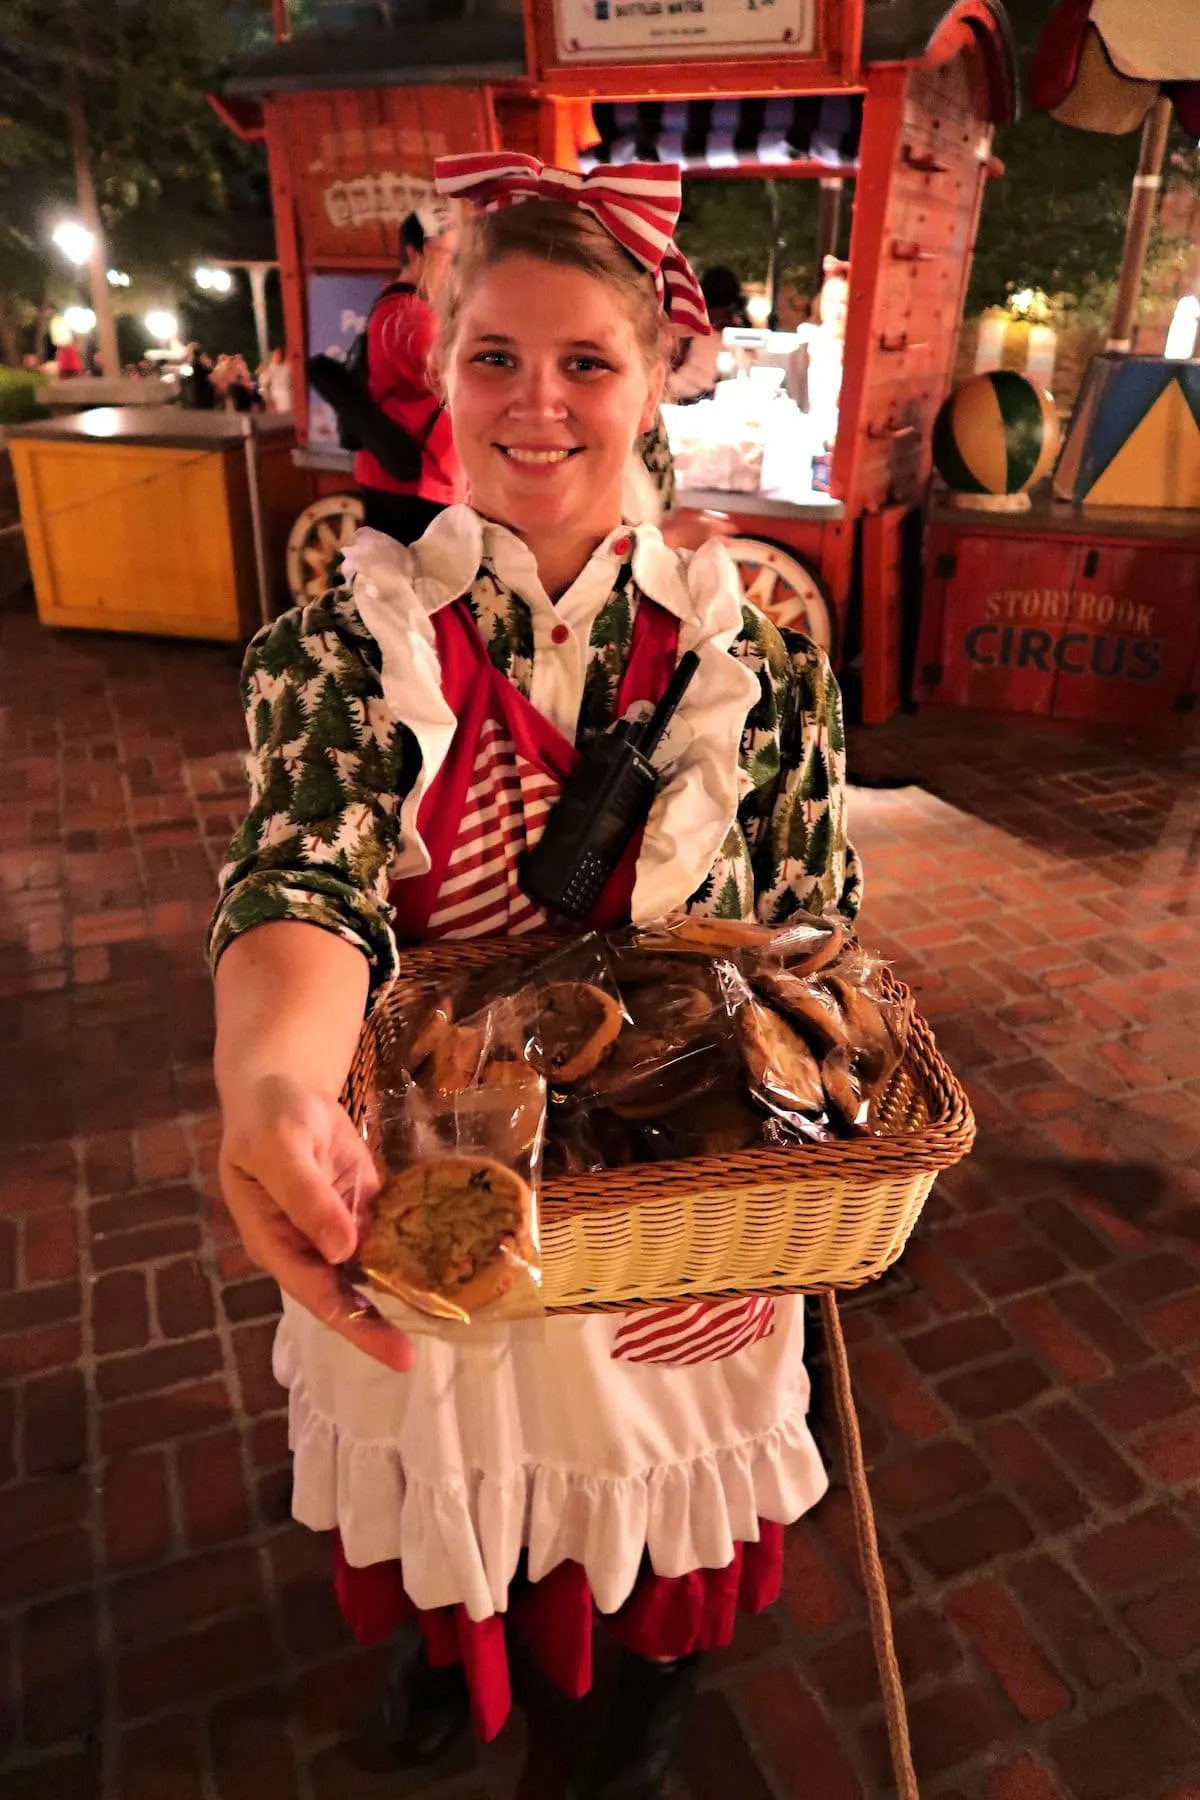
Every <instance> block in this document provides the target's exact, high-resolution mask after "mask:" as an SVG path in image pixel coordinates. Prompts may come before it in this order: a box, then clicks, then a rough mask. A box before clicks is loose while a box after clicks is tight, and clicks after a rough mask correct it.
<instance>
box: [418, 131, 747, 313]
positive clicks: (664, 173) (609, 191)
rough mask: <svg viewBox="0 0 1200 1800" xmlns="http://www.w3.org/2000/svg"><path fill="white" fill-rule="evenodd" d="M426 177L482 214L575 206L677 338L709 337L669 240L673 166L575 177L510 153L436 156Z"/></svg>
mask: <svg viewBox="0 0 1200 1800" xmlns="http://www.w3.org/2000/svg"><path fill="white" fill-rule="evenodd" d="M433 173H434V181H435V184H436V186H437V190H438V192H439V193H440V194H447V195H449V196H451V197H452V198H453V199H455V200H469V201H471V202H473V204H474V205H476V206H478V207H480V208H481V209H482V210H483V211H484V212H494V211H496V209H497V208H498V207H501V206H516V205H519V204H520V202H521V201H522V200H559V201H562V202H565V204H566V205H568V206H582V207H583V208H584V209H585V210H586V211H587V212H590V213H591V214H592V215H593V217H594V218H596V219H598V220H599V221H600V223H601V225H603V227H604V229H605V230H606V231H607V232H608V233H609V235H610V236H611V237H613V238H615V239H616V241H617V243H618V244H620V246H621V248H622V249H623V250H626V251H628V253H629V255H630V256H632V258H633V260H634V261H635V262H636V263H640V264H641V266H642V268H643V269H646V270H648V271H649V273H650V274H651V275H653V277H654V283H655V286H656V288H657V289H658V298H659V304H660V305H661V306H662V309H663V311H664V312H665V313H666V315H667V317H668V318H669V319H670V321H671V323H672V325H673V326H674V327H675V329H676V330H677V331H680V332H686V333H691V334H693V335H695V336H702V337H706V336H708V334H709V333H710V332H711V330H712V326H711V325H710V324H709V322H708V309H707V307H706V306H705V304H704V295H703V294H702V293H701V292H700V283H699V282H698V281H697V280H696V276H695V272H694V271H693V269H692V265H691V264H690V263H689V262H688V259H687V257H686V256H685V255H684V254H683V251H682V250H681V249H680V248H679V246H678V244H677V243H676V242H675V239H674V237H673V236H672V233H673V232H674V230H675V223H676V220H677V219H678V218H679V205H680V199H681V191H680V186H679V169H678V166H677V165H676V164H675V163H638V162H631V163H622V164H621V165H620V166H619V167H618V166H617V165H615V164H612V163H599V164H597V166H596V167H595V168H594V169H589V170H588V172H587V174H586V175H581V174H576V173H574V172H573V171H572V170H570V169H552V168H549V167H547V165H546V164H545V163H542V162H539V161H538V159H537V157H536V156H526V155H524V154H522V153H521V152H520V151H517V150H481V151H478V152H475V153H472V154H470V155H467V156H439V157H438V159H437V161H436V162H435V163H434V168H433Z"/></svg>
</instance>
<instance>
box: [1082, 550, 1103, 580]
mask: <svg viewBox="0 0 1200 1800" xmlns="http://www.w3.org/2000/svg"><path fill="white" fill-rule="evenodd" d="M1099 567H1100V552H1099V551H1098V550H1089V551H1088V553H1087V555H1086V556H1085V557H1084V559H1083V572H1084V575H1085V576H1087V577H1088V579H1089V580H1090V578H1091V577H1092V576H1093V575H1094V574H1095V573H1096V570H1097V569H1098V568H1099Z"/></svg>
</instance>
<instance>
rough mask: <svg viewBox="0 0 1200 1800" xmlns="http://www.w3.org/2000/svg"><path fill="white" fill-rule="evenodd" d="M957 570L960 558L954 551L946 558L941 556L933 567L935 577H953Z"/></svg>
mask: <svg viewBox="0 0 1200 1800" xmlns="http://www.w3.org/2000/svg"><path fill="white" fill-rule="evenodd" d="M957 569H958V558H957V556H955V555H954V553H953V551H950V552H948V553H947V554H946V555H945V556H939V557H938V559H937V561H936V562H935V563H934V565H933V572H934V574H935V575H942V576H948V575H953V574H954V573H955V572H956V571H957Z"/></svg>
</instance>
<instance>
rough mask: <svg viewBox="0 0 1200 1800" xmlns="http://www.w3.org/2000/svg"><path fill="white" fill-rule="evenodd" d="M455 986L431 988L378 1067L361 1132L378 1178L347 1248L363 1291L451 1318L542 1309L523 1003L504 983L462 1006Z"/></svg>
mask: <svg viewBox="0 0 1200 1800" xmlns="http://www.w3.org/2000/svg"><path fill="white" fill-rule="evenodd" d="M465 991H466V990H465V986H463V987H460V989H459V992H458V993H457V994H456V995H454V996H450V995H448V994H436V995H433V996H431V1004H430V1008H429V1011H428V1013H427V1014H426V1015H425V1017H424V1019H423V1020H422V1022H421V1023H420V1024H418V1025H416V1026H415V1028H414V1029H413V1030H410V1031H406V1032H402V1033H401V1034H400V1037H399V1039H398V1041H397V1044H396V1046H395V1047H394V1052H393V1057H392V1059H391V1060H390V1061H389V1062H388V1063H387V1064H386V1065H385V1067H384V1068H383V1069H381V1070H380V1071H379V1074H378V1077H377V1083H376V1093H375V1098H374V1105H373V1107H372V1109H371V1114H370V1124H369V1136H370V1140H371V1143H372V1148H373V1149H374V1152H375V1156H376V1160H377V1162H378V1164H379V1169H380V1175H381V1177H382V1183H381V1186H380V1188H379V1191H378V1193H376V1194H375V1196H374V1197H373V1199H372V1200H371V1202H370V1205H369V1208H368V1216H367V1218H366V1219H365V1220H364V1224H363V1230H362V1234H361V1237H360V1242H359V1248H358V1260H359V1262H360V1264H361V1267H362V1272H363V1275H364V1277H365V1279H366V1280H367V1281H368V1282H369V1283H370V1285H371V1287H372V1288H373V1289H375V1290H377V1291H378V1292H381V1293H383V1294H388V1295H391V1296H392V1297H393V1298H394V1299H397V1300H399V1301H401V1302H402V1303H403V1304H404V1305H405V1306H406V1307H411V1308H413V1309H415V1311H416V1312H417V1313H418V1314H424V1315H427V1316H428V1317H430V1318H434V1319H442V1320H447V1321H451V1322H454V1323H457V1324H469V1323H471V1322H472V1321H473V1320H475V1319H476V1318H478V1317H479V1316H480V1315H481V1314H483V1315H486V1316H487V1317H489V1318H499V1317H505V1318H517V1317H527V1316H530V1315H531V1314H536V1313H538V1312H540V1311H541V1310H542V1305H541V1299H540V1292H539V1290H540V1285H541V1257H540V1251H539V1241H538V1217H537V1188H538V1183H539V1180H540V1178H541V1159H542V1147H543V1142H544V1138H545V1128H546V1081H545V1077H544V1076H543V1074H542V1073H541V1070H540V1067H539V1062H540V1051H539V1049H538V1047H537V1042H536V1033H535V1028H534V1023H533V1022H534V1021H535V1020H536V1011H537V1009H536V1005H535V1003H534V1001H533V998H532V996H531V995H530V994H529V993H528V992H527V991H526V990H525V989H517V990H516V991H515V992H513V993H512V994H508V995H504V996H501V997H498V998H496V999H494V1000H492V1001H491V1002H489V1003H488V1004H486V1005H484V1006H482V1007H479V1008H476V1009H475V1010H474V1011H470V1012H467V1013H466V1015H465V1016H463V1014H462V1010H461V1001H462V998H463V994H464V993H465ZM416 1010H417V1009H414V1012H415V1011H416ZM431 1022H432V1028H431ZM408 1065H413V1066H408Z"/></svg>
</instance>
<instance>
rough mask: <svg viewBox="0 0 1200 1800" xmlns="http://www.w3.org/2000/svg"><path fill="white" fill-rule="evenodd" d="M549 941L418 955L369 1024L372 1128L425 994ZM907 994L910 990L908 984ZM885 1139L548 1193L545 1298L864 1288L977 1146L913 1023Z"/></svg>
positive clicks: (558, 1307) (695, 1163)
mask: <svg viewBox="0 0 1200 1800" xmlns="http://www.w3.org/2000/svg"><path fill="white" fill-rule="evenodd" d="M546 948H547V945H546V943H545V940H542V941H541V942H539V941H538V940H537V939H535V938H518V939H509V940H495V939H491V940H486V941H484V940H480V941H479V942H471V941H455V942H444V943H440V944H437V945H430V946H427V947H422V948H419V949H416V950H410V951H407V952H406V953H405V975H404V977H403V978H402V979H401V980H399V981H397V982H395V983H394V984H393V985H392V987H391V988H389V990H388V991H387V993H386V994H385V995H384V996H383V997H382V998H381V1000H380V1002H379V1004H378V1005H377V1007H376V1008H375V1011H374V1012H373V1013H372V1015H371V1017H370V1019H369V1020H368V1021H367V1023H366V1025H365V1026H364V1028H363V1032H362V1036H361V1038H360V1040H359V1044H358V1049H357V1052H356V1054H355V1058H354V1063H353V1066H352V1067H351V1070H350V1074H349V1077H348V1079H347V1085H346V1092H345V1095H344V1096H343V1098H344V1102H345V1105H346V1107H347V1109H348V1110H349V1112H350V1115H351V1117H352V1118H353V1119H354V1120H355V1123H360V1122H361V1120H362V1117H363V1114H364V1112H365V1109H366V1106H367V1101H368V1098H369V1096H370V1094H371V1092H372V1089H373V1086H374V1075H375V1068H376V1064H377V1061H378V1058H379V1054H380V1050H381V1048H382V1049H383V1050H384V1052H385V1053H386V1051H387V1048H388V1046H389V1043H390V1041H391V1039H392V1036H393V1034H394V1031H395V1027H396V1022H397V1020H398V1019H399V1017H400V1016H401V1014H402V1011H403V1009H404V1006H405V1002H406V1000H407V999H408V998H410V997H411V995H412V993H413V991H414V989H425V988H427V987H428V986H429V985H430V984H431V983H440V982H442V981H444V980H445V979H446V978H447V977H449V976H451V975H458V974H461V973H462V970H463V968H464V967H470V966H475V967H478V966H480V965H482V964H486V963H489V962H494V961H496V960H497V959H498V958H499V957H501V956H512V955H524V956H529V957H535V956H538V955H544V954H545V951H546ZM894 986H895V988H896V991H897V993H898V994H902V993H903V990H902V989H900V988H899V984H894ZM882 1118H883V1122H884V1124H885V1125H886V1127H887V1131H886V1133H885V1134H884V1135H879V1136H873V1137H867V1138H854V1139H849V1140H846V1141H839V1142H837V1143H830V1144H810V1145H804V1146H802V1147H799V1148H796V1149H787V1150H774V1149H770V1148H768V1147H765V1146H764V1147H763V1148H753V1149H747V1150H741V1151H738V1152H737V1153H736V1154H734V1155H729V1156H706V1157H689V1158H687V1159H685V1160H681V1161H678V1162H669V1163H647V1164H642V1165H639V1166H634V1167H631V1168H625V1169H620V1170H611V1171H606V1172H603V1173H600V1174H596V1175H576V1176H569V1177H565V1178H563V1179H561V1180H557V1181H553V1182H548V1183H547V1184H546V1186H545V1187H544V1188H543V1190H542V1196H541V1239H542V1255H543V1263H544V1277H543V1292H544V1296H545V1300H546V1305H547V1306H548V1307H549V1308H550V1309H551V1310H552V1311H555V1312H590V1311H603V1310H606V1309H609V1308H613V1309H622V1310H624V1309H627V1308H630V1307H635V1306H645V1305H662V1304H664V1303H667V1302H670V1301H678V1300H700V1299H712V1298H721V1297H726V1296H731V1295H737V1294H793V1293H810V1292H819V1291H821V1290H823V1289H827V1288H854V1287H859V1286H860V1285H861V1284H862V1283H863V1282H866V1281H871V1280H873V1279H874V1278H875V1277H876V1276H878V1275H881V1274H882V1273H883V1271H884V1270H885V1269H886V1268H888V1267H889V1266H890V1265H891V1264H892V1263H894V1262H895V1261H896V1259H897V1257H898V1256H899V1255H900V1253H901V1251H902V1250H903V1249H904V1245H905V1243H906V1242H907V1240H908V1236H909V1233H910V1232H911V1231H912V1229H913V1226H914V1225H915V1224H916V1222H917V1219H918V1217H919V1215H920V1212H921V1208H922V1206H923V1205H924V1203H925V1199H926V1197H927V1195H928V1193H929V1190H930V1188H931V1187H932V1186H933V1183H934V1179H935V1177H936V1176H937V1174H938V1172H939V1170H941V1169H948V1168H950V1167H951V1166H952V1165H953V1164H954V1163H956V1162H958V1161H960V1160H961V1158H962V1157H964V1156H965V1155H966V1154H967V1152H968V1151H969V1150H970V1148H971V1144H972V1142H973V1141H974V1137H975V1121H974V1119H973V1117H972V1115H971V1108H970V1105H969V1104H968V1101H967V1097H966V1095H965V1094H964V1092H963V1090H962V1088H961V1087H960V1086H959V1084H958V1082H957V1081H956V1080H955V1078H954V1076H953V1075H952V1073H951V1072H950V1070H949V1069H948V1068H947V1066H946V1064H945V1062H943V1060H942V1058H941V1056H940V1055H939V1054H938V1050H937V1047H936V1045H935V1044H934V1041H933V1034H932V1033H931V1031H930V1030H929V1027H928V1026H927V1025H926V1024H925V1022H924V1021H923V1020H922V1019H920V1018H919V1017H917V1016H916V1015H914V1017H913V1022H912V1029H911V1032H910V1035H909V1041H908V1048H907V1052H906V1054H905V1058H904V1061H903V1063H902V1064H901V1066H900V1068H899V1069H898V1070H897V1072H896V1074H895V1076H894V1077H893V1078H892V1081H891V1084H890V1086H889V1088H888V1091H887V1094H886V1096H885V1097H884V1100H883V1102H882Z"/></svg>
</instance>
